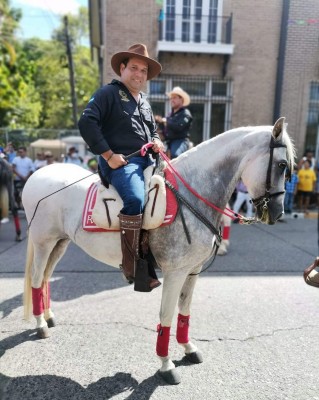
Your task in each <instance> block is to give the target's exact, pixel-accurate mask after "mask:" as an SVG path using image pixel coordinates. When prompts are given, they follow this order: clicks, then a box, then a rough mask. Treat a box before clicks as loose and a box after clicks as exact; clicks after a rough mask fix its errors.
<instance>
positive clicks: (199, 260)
mask: <svg viewBox="0 0 319 400" xmlns="http://www.w3.org/2000/svg"><path fill="white" fill-rule="evenodd" d="M293 160H294V147H293V144H292V142H291V140H290V139H289V136H288V134H287V132H286V124H285V123H284V118H280V119H279V120H278V121H277V122H276V124H275V125H274V126H259V127H245V128H238V129H233V130H230V131H228V132H225V133H223V134H221V135H219V136H217V137H215V138H213V139H210V140H208V141H206V142H203V143H201V144H200V145H198V146H196V147H194V148H192V149H191V150H189V151H187V152H186V153H184V154H182V155H181V156H180V157H178V158H177V159H175V160H174V161H172V165H173V167H174V168H175V170H176V171H178V173H179V174H180V176H182V177H183V179H184V180H185V181H187V183H188V184H189V185H190V186H191V187H192V188H194V189H195V190H196V192H197V193H199V194H200V196H202V198H205V199H206V200H207V201H208V202H210V203H213V204H214V205H216V206H217V207H218V208H219V209H221V210H223V209H224V207H225V206H226V203H227V201H228V200H229V198H230V197H231V194H232V193H233V191H234V188H235V185H236V183H237V182H238V180H239V179H240V178H242V180H243V182H244V183H245V185H246V186H247V188H248V191H249V193H250V196H251V198H252V199H255V200H254V204H255V207H256V210H257V211H256V220H259V221H261V222H263V223H267V224H274V223H275V222H276V220H277V219H278V218H279V217H280V216H281V215H282V212H283V198H284V184H285V170H286V168H289V169H290V170H292V166H293ZM86 176H87V178H86V179H83V180H81V181H80V182H77V183H76V184H74V185H72V186H69V187H68V188H65V187H66V186H67V185H69V184H71V183H73V182H75V181H77V180H79V179H80V178H83V177H86ZM96 179H97V178H96V176H93V177H89V173H88V172H86V171H84V170H83V169H81V168H78V167H76V166H73V165H66V164H54V165H51V166H48V167H44V168H41V169H40V170H38V171H37V172H35V173H34V174H33V175H32V176H31V177H30V179H29V180H28V182H27V183H26V185H25V188H24V191H23V195H22V199H23V204H24V208H25V212H26V217H27V220H28V222H29V224H30V222H31V225H30V227H29V238H28V254H27V261H26V276H25V299H24V300H25V301H24V303H25V314H26V317H27V316H28V315H29V314H30V309H31V297H32V301H33V314H34V316H35V318H36V321H37V330H38V335H39V336H40V337H46V336H47V335H48V327H50V326H53V325H54V315H53V313H52V311H51V309H50V293H49V279H50V277H51V275H52V273H53V270H54V268H55V266H56V264H57V262H58V261H59V260H60V259H61V257H62V256H63V254H64V252H65V251H66V248H67V246H68V244H69V243H70V241H73V242H74V243H75V244H77V245H78V246H79V247H80V248H82V249H83V250H84V251H85V252H87V253H88V254H89V255H90V256H92V257H93V258H95V259H97V260H99V261H101V262H103V263H106V264H108V265H111V266H114V267H118V266H119V264H120V263H121V246H120V235H119V233H118V232H102V233H100V232H94V233H89V232H87V231H85V230H83V228H82V222H81V219H82V218H81V217H82V209H83V204H84V200H85V196H86V192H87V189H88V188H89V186H90V185H91V183H92V181H94V180H96ZM63 188H65V190H61V189H63ZM178 190H179V192H180V194H181V195H182V196H183V197H184V198H186V199H187V200H188V201H189V202H190V203H192V205H193V207H194V208H196V210H197V211H198V212H199V213H201V215H202V216H203V215H204V216H205V217H206V222H207V221H209V222H210V223H211V224H212V225H213V226H214V227H217V228H218V227H219V223H220V218H221V214H220V213H219V212H217V211H216V209H214V208H210V207H209V206H208V205H207V204H205V203H204V202H203V201H202V200H200V199H199V198H198V197H196V196H194V195H193V194H191V193H190V191H189V190H188V189H187V188H186V187H185V186H184V185H183V184H181V182H179V189H178ZM53 192H56V193H55V194H53V195H52V196H49V195H50V194H52V193H53ZM46 196H48V197H46ZM41 199H44V200H42V201H41V202H40V203H39V200H41ZM183 209H184V212H183V214H184V218H185V221H186V225H187V228H188V231H189V236H190V239H191V243H189V241H188V240H187V238H186V235H185V232H184V226H183V223H182V221H181V216H180V215H178V216H177V218H176V220H175V221H174V222H173V223H172V224H171V225H169V226H165V227H162V228H158V229H154V230H151V231H150V248H151V250H152V253H153V255H154V257H155V259H156V261H157V263H158V265H159V266H160V268H161V270H162V273H163V291H162V302H161V309H160V325H159V326H158V338H157V346H156V351H157V355H158V356H159V357H160V360H161V367H160V370H159V372H160V374H161V376H162V377H163V378H164V379H165V380H166V381H167V382H168V383H171V384H176V383H179V382H180V377H179V376H178V373H177V372H176V369H175V365H174V363H173V362H172V361H171V359H170V357H169V355H168V347H169V336H170V327H171V325H172V319H173V314H174V310H175V308H176V305H177V303H178V309H179V314H178V323H177V334H176V338H177V341H178V343H179V344H181V345H182V346H183V348H184V352H185V354H186V357H187V358H188V359H189V360H190V361H191V362H193V363H199V362H202V356H201V354H200V352H199V351H198V350H197V348H196V346H195V345H194V344H193V343H192V342H191V341H190V340H189V336H188V327H189V317H190V307H191V302H192V294H193V290H194V287H195V283H196V281H197V277H198V275H196V274H198V273H199V272H200V271H201V268H202V266H203V264H204V263H205V262H206V261H207V260H208V259H209V258H210V257H211V255H212V247H213V243H214V240H215V237H214V233H213V232H212V230H211V229H209V228H208V227H207V224H205V223H203V219H198V218H197V217H196V216H195V215H194V214H193V213H192V212H191V211H190V210H189V209H188V208H187V209H186V207H183ZM204 222H205V221H204ZM31 294H32V296H31Z"/></svg>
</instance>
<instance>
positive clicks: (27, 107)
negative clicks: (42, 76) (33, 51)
mask: <svg viewBox="0 0 319 400" xmlns="http://www.w3.org/2000/svg"><path fill="white" fill-rule="evenodd" d="M20 18H21V12H20V11H19V10H17V9H13V8H10V3H9V1H7V0H1V2H0V32H1V35H0V82H1V83H0V126H10V125H12V126H13V125H14V126H15V127H21V126H34V125H37V124H38V118H39V114H40V110H41V104H40V101H39V96H38V94H37V93H36V91H35V88H34V85H33V81H32V75H33V72H32V69H33V66H32V65H30V64H29V62H28V60H27V59H26V58H25V57H24V54H23V52H21V46H19V44H18V42H17V40H16V37H15V31H16V29H17V28H18V25H19V20H20Z"/></svg>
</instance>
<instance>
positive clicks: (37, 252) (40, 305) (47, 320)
mask: <svg viewBox="0 0 319 400" xmlns="http://www.w3.org/2000/svg"><path fill="white" fill-rule="evenodd" d="M68 243H69V240H67V239H63V240H60V241H58V242H52V241H51V242H49V243H48V242H46V243H45V244H41V245H39V244H38V245H35V246H34V263H33V268H32V276H31V290H32V305H33V315H34V317H35V319H36V321H37V325H36V329H37V335H38V337H39V338H41V339H44V338H47V337H48V336H49V330H48V328H49V327H52V326H54V325H55V321H54V314H53V312H52V311H51V308H50V297H49V296H50V286H49V279H50V276H51V274H52V272H53V269H54V267H55V266H56V264H57V262H58V261H59V260H60V258H61V257H62V256H63V254H64V252H65V250H66V248H67V244H68Z"/></svg>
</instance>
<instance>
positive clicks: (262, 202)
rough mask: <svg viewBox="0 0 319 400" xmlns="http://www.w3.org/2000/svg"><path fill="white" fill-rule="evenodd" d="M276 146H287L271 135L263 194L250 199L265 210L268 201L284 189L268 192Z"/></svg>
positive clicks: (282, 192)
mask: <svg viewBox="0 0 319 400" xmlns="http://www.w3.org/2000/svg"><path fill="white" fill-rule="evenodd" d="M278 147H286V148H287V146H286V145H285V144H283V143H277V142H276V141H275V139H274V137H273V136H271V139H270V144H269V149H270V156H269V163H268V168H267V175H266V189H265V194H264V195H263V196H260V197H257V198H256V199H252V200H251V201H252V202H253V204H254V206H255V207H256V208H257V207H260V206H261V207H262V209H263V211H266V210H267V209H268V203H269V202H270V199H271V198H272V197H275V196H280V195H281V194H284V193H285V191H284V190H283V191H281V192H275V193H270V189H271V168H272V162H273V158H274V149H275V148H278ZM290 175H291V172H290V169H289V173H288V179H290Z"/></svg>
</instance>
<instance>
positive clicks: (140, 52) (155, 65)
mask: <svg viewBox="0 0 319 400" xmlns="http://www.w3.org/2000/svg"><path fill="white" fill-rule="evenodd" d="M132 57H137V58H140V59H141V60H143V61H146V62H147V64H148V72H147V79H148V80H149V79H152V78H154V77H155V76H156V75H158V74H159V73H160V72H161V71H162V66H161V64H160V63H159V62H157V61H155V60H153V59H152V58H150V57H149V55H148V51H147V47H146V46H145V44H141V43H137V44H133V45H132V46H131V47H129V49H128V50H127V51H120V52H119V53H115V54H114V55H113V56H112V59H111V66H112V68H113V71H114V72H115V73H116V74H117V75H119V76H120V75H121V73H120V65H121V63H122V62H123V61H124V60H125V59H126V58H132Z"/></svg>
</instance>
